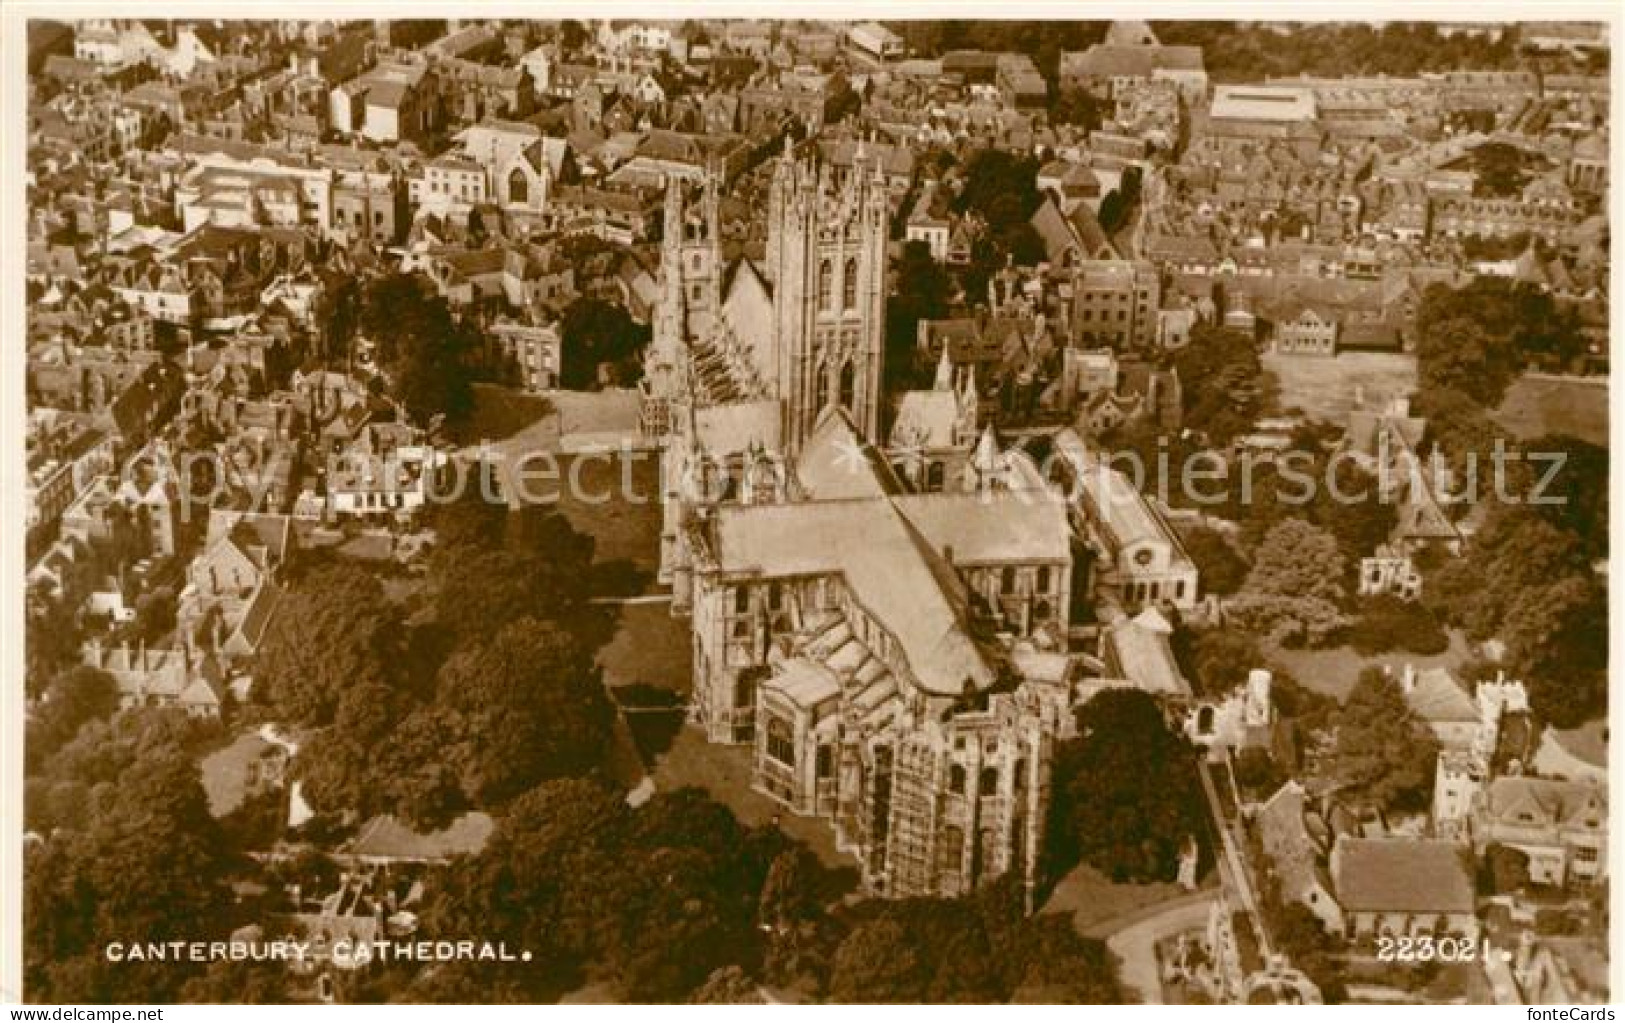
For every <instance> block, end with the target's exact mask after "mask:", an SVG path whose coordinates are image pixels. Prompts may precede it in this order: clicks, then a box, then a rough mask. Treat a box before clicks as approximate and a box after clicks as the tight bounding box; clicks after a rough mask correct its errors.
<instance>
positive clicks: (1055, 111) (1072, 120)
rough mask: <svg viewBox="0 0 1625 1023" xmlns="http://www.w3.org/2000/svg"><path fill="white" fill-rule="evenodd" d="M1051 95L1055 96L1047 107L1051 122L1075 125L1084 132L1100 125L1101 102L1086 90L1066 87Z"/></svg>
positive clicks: (1093, 129)
mask: <svg viewBox="0 0 1625 1023" xmlns="http://www.w3.org/2000/svg"><path fill="white" fill-rule="evenodd" d="M1051 95H1053V96H1054V97H1055V98H1054V100H1053V101H1052V102H1051V103H1050V109H1049V120H1050V123H1051V124H1056V125H1060V124H1072V125H1076V126H1077V127H1078V128H1079V129H1081V130H1082V131H1084V132H1085V133H1087V132H1091V131H1095V130H1096V129H1098V128H1099V127H1100V125H1101V120H1102V114H1101V108H1102V104H1101V102H1100V101H1099V100H1098V99H1096V98H1095V97H1094V95H1093V94H1092V93H1090V92H1089V91H1088V90H1085V89H1076V88H1070V87H1067V88H1062V89H1058V90H1056V91H1054V92H1053V93H1052V94H1051Z"/></svg>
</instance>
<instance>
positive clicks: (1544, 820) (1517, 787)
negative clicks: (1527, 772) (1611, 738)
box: [1484, 777, 1608, 827]
mask: <svg viewBox="0 0 1625 1023" xmlns="http://www.w3.org/2000/svg"><path fill="white" fill-rule="evenodd" d="M1484 809H1485V813H1486V814H1488V815H1489V817H1490V818H1491V819H1492V820H1494V821H1497V822H1500V823H1505V824H1511V825H1516V826H1521V827H1530V826H1531V824H1530V823H1529V822H1525V821H1522V820H1520V819H1519V815H1520V814H1522V813H1525V812H1528V813H1530V814H1532V815H1533V816H1534V817H1535V821H1534V822H1533V825H1534V826H1548V827H1550V826H1570V827H1573V826H1581V827H1586V826H1591V825H1589V824H1588V823H1587V822H1588V821H1589V820H1596V821H1597V822H1598V824H1597V825H1596V826H1598V827H1606V826H1607V819H1608V793H1607V792H1606V791H1605V790H1603V789H1602V788H1600V787H1598V786H1596V785H1590V784H1586V783H1584V782H1575V781H1557V780H1555V779H1551V778H1528V777H1501V778H1497V779H1495V780H1494V781H1492V782H1490V785H1489V789H1488V791H1487V792H1486V794H1485V806H1484Z"/></svg>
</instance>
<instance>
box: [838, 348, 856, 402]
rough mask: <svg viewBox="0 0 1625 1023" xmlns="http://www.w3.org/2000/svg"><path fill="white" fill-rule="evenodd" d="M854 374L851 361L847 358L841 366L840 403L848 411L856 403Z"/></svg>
mask: <svg viewBox="0 0 1625 1023" xmlns="http://www.w3.org/2000/svg"><path fill="white" fill-rule="evenodd" d="M856 397H857V395H856V374H855V373H854V372H853V370H852V362H851V360H848V361H847V362H846V363H844V364H843V365H842V366H841V404H842V405H844V406H846V408H847V410H848V411H851V410H854V409H856V408H857V404H856V401H855V399H856Z"/></svg>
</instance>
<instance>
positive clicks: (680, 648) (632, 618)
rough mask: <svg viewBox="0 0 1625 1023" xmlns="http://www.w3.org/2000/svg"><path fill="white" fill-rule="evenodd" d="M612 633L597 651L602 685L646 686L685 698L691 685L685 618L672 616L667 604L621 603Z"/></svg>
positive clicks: (615, 686) (616, 686)
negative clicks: (603, 645) (611, 636)
mask: <svg viewBox="0 0 1625 1023" xmlns="http://www.w3.org/2000/svg"><path fill="white" fill-rule="evenodd" d="M616 611H617V613H618V614H619V616H620V617H619V619H618V620H617V622H616V624H615V635H614V637H613V638H612V639H611V640H610V641H609V643H608V645H606V646H605V647H604V648H603V649H602V650H600V651H598V664H599V665H600V666H601V667H602V668H603V669H604V684H605V685H607V686H609V687H610V688H612V689H619V688H621V687H623V686H649V687H652V688H655V689H665V690H669V691H670V692H673V693H676V694H678V695H680V696H683V697H687V695H688V693H689V690H690V689H691V688H692V686H693V677H692V672H693V664H694V655H693V645H692V642H691V640H690V638H689V620H688V619H687V618H674V617H672V613H671V604H669V603H666V602H661V603H651V604H623V605H621V606H620V607H619V608H617V609H616Z"/></svg>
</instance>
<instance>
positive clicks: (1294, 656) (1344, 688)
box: [1265, 631, 1471, 702]
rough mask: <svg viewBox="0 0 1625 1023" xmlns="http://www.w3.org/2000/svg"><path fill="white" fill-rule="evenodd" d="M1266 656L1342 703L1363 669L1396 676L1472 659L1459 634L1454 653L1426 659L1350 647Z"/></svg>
mask: <svg viewBox="0 0 1625 1023" xmlns="http://www.w3.org/2000/svg"><path fill="white" fill-rule="evenodd" d="M1265 652H1266V653H1267V654H1268V655H1269V658H1270V659H1271V660H1272V661H1275V662H1276V663H1278V664H1280V665H1281V667H1283V668H1285V669H1286V670H1287V671H1289V672H1291V673H1292V677H1293V678H1295V679H1297V680H1298V682H1300V683H1301V684H1302V685H1303V686H1304V687H1305V688H1308V689H1312V690H1314V691H1315V692H1317V693H1323V694H1325V695H1326V696H1331V697H1335V698H1336V699H1337V700H1338V701H1339V702H1341V701H1342V700H1343V699H1344V698H1345V697H1347V696H1348V694H1349V690H1351V689H1353V688H1354V682H1355V680H1356V679H1358V678H1359V677H1360V670H1361V669H1362V668H1367V667H1370V666H1372V665H1384V664H1386V665H1388V666H1389V667H1391V668H1392V669H1393V670H1394V672H1395V673H1396V674H1397V673H1398V672H1400V671H1402V670H1404V667H1405V665H1407V664H1413V665H1415V666H1416V668H1417V670H1418V671H1420V670H1421V669H1423V668H1433V667H1446V668H1454V667H1456V666H1457V665H1459V664H1461V663H1463V662H1464V661H1466V660H1468V658H1469V656H1470V655H1471V651H1470V650H1469V648H1468V645H1467V640H1466V638H1465V637H1464V636H1463V635H1462V634H1461V633H1460V632H1457V631H1452V632H1451V633H1450V649H1448V650H1446V651H1445V652H1444V653H1442V654H1435V655H1432V656H1426V657H1424V656H1422V655H1421V654H1413V653H1408V652H1406V651H1403V650H1394V651H1390V652H1389V653H1386V654H1373V655H1372V656H1370V657H1364V656H1361V655H1360V654H1357V653H1355V652H1354V649H1353V648H1352V647H1347V646H1340V647H1331V648H1329V649H1326V650H1289V649H1287V648H1285V647H1280V646H1267V647H1266V648H1265Z"/></svg>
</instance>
